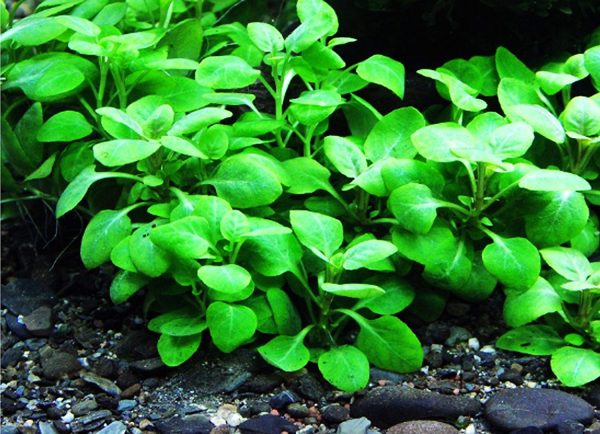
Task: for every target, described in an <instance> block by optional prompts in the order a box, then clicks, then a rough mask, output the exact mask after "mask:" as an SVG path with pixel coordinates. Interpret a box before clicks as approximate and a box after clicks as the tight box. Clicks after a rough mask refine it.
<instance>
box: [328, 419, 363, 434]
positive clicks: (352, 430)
mask: <svg viewBox="0 0 600 434" xmlns="http://www.w3.org/2000/svg"><path fill="white" fill-rule="evenodd" d="M370 426H371V421H370V420H369V419H367V418H366V417H361V418H358V419H350V420H346V421H344V422H342V423H340V424H339V425H338V427H337V431H336V432H335V433H336V434H367V433H368V432H369V428H370Z"/></svg>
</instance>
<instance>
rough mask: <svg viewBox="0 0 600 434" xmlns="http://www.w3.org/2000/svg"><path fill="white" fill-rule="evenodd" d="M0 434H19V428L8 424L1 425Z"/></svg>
mask: <svg viewBox="0 0 600 434" xmlns="http://www.w3.org/2000/svg"><path fill="white" fill-rule="evenodd" d="M0 434H19V428H17V427H16V426H15V425H10V424H7V425H2V427H0Z"/></svg>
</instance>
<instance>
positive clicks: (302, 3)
mask: <svg viewBox="0 0 600 434" xmlns="http://www.w3.org/2000/svg"><path fill="white" fill-rule="evenodd" d="M296 11H297V13H298V18H299V19H300V23H301V24H300V25H299V26H298V27H296V29H294V31H293V32H292V33H291V34H290V35H289V36H288V37H287V38H286V39H285V46H286V48H287V49H288V50H291V51H293V52H295V53H299V52H301V51H303V50H305V49H307V48H308V47H310V46H311V45H312V44H313V43H315V42H317V41H318V40H320V39H321V38H322V37H323V36H330V35H334V34H335V33H336V32H337V30H338V26H339V24H338V19H337V15H336V14H335V11H334V10H333V8H332V7H331V6H330V5H328V4H327V3H326V2H325V1H323V0H298V2H297V3H296Z"/></svg>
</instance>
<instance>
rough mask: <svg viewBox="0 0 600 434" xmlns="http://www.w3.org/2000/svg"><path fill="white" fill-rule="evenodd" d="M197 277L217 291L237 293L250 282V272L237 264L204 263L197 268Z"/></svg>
mask: <svg viewBox="0 0 600 434" xmlns="http://www.w3.org/2000/svg"><path fill="white" fill-rule="evenodd" d="M198 278H199V279H200V280H201V281H202V283H204V284H205V285H206V286H208V287H209V288H210V289H214V290H215V291H218V292H225V293H238V292H241V291H243V290H244V289H245V288H246V287H247V286H248V285H250V283H251V282H252V277H251V276H250V273H248V271H247V270H246V269H245V268H243V267H240V266H239V265H236V264H225V265H204V266H202V267H200V268H199V269H198Z"/></svg>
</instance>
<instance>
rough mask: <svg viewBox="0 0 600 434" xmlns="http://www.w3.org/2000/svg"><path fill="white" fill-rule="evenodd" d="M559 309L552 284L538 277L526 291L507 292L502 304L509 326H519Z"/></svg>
mask: <svg viewBox="0 0 600 434" xmlns="http://www.w3.org/2000/svg"><path fill="white" fill-rule="evenodd" d="M561 309H562V305H561V298H560V296H559V295H558V294H557V292H556V291H555V290H554V288H553V287H552V285H550V284H549V283H548V282H547V281H546V280H545V279H543V278H541V277H539V278H538V279H537V281H536V282H535V283H534V284H533V285H532V286H531V287H530V288H528V289H527V290H526V291H524V292H516V291H515V292H509V294H508V296H507V298H506V302H505V304H504V319H505V321H506V323H507V324H508V325H510V326H511V327H519V326H522V325H525V324H527V323H530V322H532V321H535V320H536V319H538V318H540V317H542V316H543V315H546V314H547V313H553V312H559V311H560V310H561Z"/></svg>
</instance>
